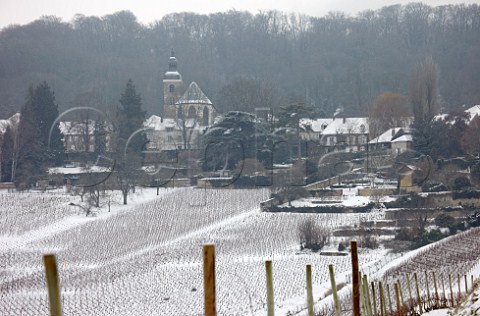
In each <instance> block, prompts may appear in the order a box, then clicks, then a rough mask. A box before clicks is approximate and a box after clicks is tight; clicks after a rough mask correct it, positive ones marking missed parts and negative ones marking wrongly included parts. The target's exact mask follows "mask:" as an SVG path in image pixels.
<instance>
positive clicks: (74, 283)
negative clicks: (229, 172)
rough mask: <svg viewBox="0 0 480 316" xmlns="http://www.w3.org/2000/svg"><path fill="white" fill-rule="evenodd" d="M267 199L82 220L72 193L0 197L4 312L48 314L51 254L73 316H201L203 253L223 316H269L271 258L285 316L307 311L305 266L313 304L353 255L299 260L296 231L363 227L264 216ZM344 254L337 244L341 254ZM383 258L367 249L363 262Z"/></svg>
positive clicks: (242, 195)
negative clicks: (331, 271)
mask: <svg viewBox="0 0 480 316" xmlns="http://www.w3.org/2000/svg"><path fill="white" fill-rule="evenodd" d="M268 196H269V190H267V189H261V190H225V189H223V190H214V189H207V190H203V189H194V188H183V189H163V190H160V195H159V196H157V195H156V193H155V189H143V190H140V191H137V193H136V194H133V195H132V196H131V197H130V198H129V204H128V205H126V206H124V205H120V202H121V198H120V197H119V196H116V197H114V200H115V201H116V203H115V204H114V205H113V206H112V210H111V212H108V211H107V207H106V206H104V207H103V209H102V210H100V211H99V212H98V215H97V216H96V217H85V215H84V213H82V211H81V209H80V208H79V207H75V206H72V205H70V204H71V203H74V204H77V205H79V204H80V201H79V199H80V198H79V197H78V196H70V195H68V194H66V193H64V192H47V193H7V192H1V193H0V206H1V211H0V212H1V214H0V215H1V216H2V219H3V220H2V222H0V228H1V230H0V231H1V235H0V288H1V292H2V296H1V299H0V306H2V310H1V311H2V313H3V314H5V315H39V314H43V315H46V314H47V313H48V307H47V302H48V301H47V292H46V285H45V280H44V274H43V266H42V260H41V258H42V255H43V254H46V253H55V254H56V256H57V261H58V265H59V276H60V282H61V288H62V297H63V308H64V311H65V314H66V315H136V314H140V313H142V314H162V315H198V314H201V313H202V306H203V275H202V258H201V251H202V246H203V245H204V244H208V243H213V244H215V246H216V254H217V289H218V290H217V291H218V294H217V297H218V303H217V306H218V311H219V315H246V314H247V315H248V314H251V315H263V314H265V310H266V288H265V268H264V262H265V261H266V260H272V261H273V273H274V287H275V301H276V302H277V303H276V306H277V308H278V315H282V314H284V315H285V314H286V313H287V312H288V311H291V310H301V309H303V308H304V307H305V298H304V296H305V295H304V291H305V290H304V289H305V284H304V279H305V266H306V265H307V264H311V265H312V267H313V282H314V284H315V294H314V295H315V298H316V300H318V299H319V298H320V297H322V295H324V293H325V291H326V289H325V287H326V285H325V284H326V283H327V281H328V279H327V277H328V275H327V271H328V269H327V267H328V264H334V266H335V269H336V271H337V273H338V275H339V276H340V275H341V274H342V273H347V272H348V271H349V270H350V266H351V263H350V257H349V256H344V257H327V256H320V255H319V254H318V253H309V252H299V250H298V248H299V247H298V236H297V227H298V225H299V223H300V222H301V221H303V220H304V219H305V217H313V218H315V220H317V222H318V223H319V224H321V225H323V226H325V227H328V228H330V229H333V228H334V227H338V226H345V225H357V224H358V223H359V221H360V217H359V215H358V214H323V215H318V214H317V215H315V214H308V215H306V214H289V213H278V214H271V213H261V212H260V207H259V203H260V202H261V201H263V200H266V199H267V198H268ZM335 247H336V245H332V246H331V248H332V249H334V248H335ZM382 256H383V253H382V252H381V251H367V250H366V251H362V252H361V253H360V259H361V262H362V263H363V264H367V263H370V262H373V261H375V260H379V259H381V258H382Z"/></svg>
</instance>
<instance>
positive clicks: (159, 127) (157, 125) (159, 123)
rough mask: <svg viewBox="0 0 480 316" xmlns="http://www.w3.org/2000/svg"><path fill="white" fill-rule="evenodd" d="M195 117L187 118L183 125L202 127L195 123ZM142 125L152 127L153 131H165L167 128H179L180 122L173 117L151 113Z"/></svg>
mask: <svg viewBox="0 0 480 316" xmlns="http://www.w3.org/2000/svg"><path fill="white" fill-rule="evenodd" d="M195 123H196V121H195V119H187V120H186V122H185V126H186V127H187V128H192V127H195V128H197V129H201V128H202V127H201V126H199V125H198V124H195ZM143 126H144V127H146V128H150V129H153V130H155V131H165V130H167V129H173V130H181V126H180V122H177V121H176V120H175V119H172V118H164V119H162V118H161V117H160V116H157V115H152V116H150V117H149V118H148V119H146V121H145V122H144V123H143Z"/></svg>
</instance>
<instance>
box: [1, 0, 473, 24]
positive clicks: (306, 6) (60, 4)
mask: <svg viewBox="0 0 480 316" xmlns="http://www.w3.org/2000/svg"><path fill="white" fill-rule="evenodd" d="M408 2H412V1H402V0H0V28H3V27H5V26H8V25H10V24H27V23H29V22H31V21H33V20H36V19H38V18H39V17H40V16H42V15H55V16H58V17H61V18H62V20H63V21H67V22H68V21H71V20H72V18H73V16H74V15H75V14H76V13H81V14H84V15H87V16H89V15H95V16H103V15H106V14H110V13H114V12H117V11H120V10H129V11H131V12H133V14H135V15H136V16H137V18H138V20H139V21H140V22H142V23H145V24H148V23H150V22H153V21H155V20H160V19H161V18H162V17H163V16H164V15H165V14H168V13H172V12H185V11H188V12H197V13H203V14H205V13H213V12H223V11H227V10H230V9H235V10H238V11H245V10H246V11H250V12H252V13H257V12H258V11H260V10H262V11H265V10H274V9H275V10H279V11H285V12H297V13H304V14H308V15H311V16H324V15H325V14H327V13H328V12H329V11H343V12H346V13H347V14H349V15H355V14H356V13H357V12H359V11H363V10H366V9H378V8H380V7H382V6H385V5H391V4H396V3H402V4H405V3H408ZM417 2H418V1H417ZM423 2H424V3H427V4H429V5H431V6H437V5H443V4H456V3H480V0H476V1H469V0H464V1H462V0H445V1H444V0H425V1H423Z"/></svg>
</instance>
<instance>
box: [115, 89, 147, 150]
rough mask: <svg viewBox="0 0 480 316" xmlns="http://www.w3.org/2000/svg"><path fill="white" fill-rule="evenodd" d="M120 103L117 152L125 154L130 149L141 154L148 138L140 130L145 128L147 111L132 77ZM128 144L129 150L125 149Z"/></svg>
mask: <svg viewBox="0 0 480 316" xmlns="http://www.w3.org/2000/svg"><path fill="white" fill-rule="evenodd" d="M120 105H121V107H120V108H119V109H118V111H117V123H118V129H119V133H118V140H117V153H121V154H123V153H124V152H126V151H128V152H134V153H136V154H139V155H141V151H142V149H143V147H144V145H145V143H146V139H147V138H146V135H145V133H144V132H139V131H140V130H141V129H142V128H143V122H144V121H145V113H146V112H145V111H142V98H141V96H140V94H138V93H137V91H136V89H135V85H134V84H133V82H132V80H131V79H130V80H128V82H127V85H126V86H125V91H124V92H123V93H122V96H121V98H120ZM130 137H131V139H130V141H129V138H130ZM127 142H128V144H127ZM126 146H128V148H127V150H125V148H126Z"/></svg>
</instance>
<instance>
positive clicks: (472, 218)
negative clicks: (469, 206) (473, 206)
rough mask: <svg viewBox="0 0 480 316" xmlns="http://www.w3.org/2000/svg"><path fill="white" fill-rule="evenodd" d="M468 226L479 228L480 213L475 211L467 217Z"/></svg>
mask: <svg viewBox="0 0 480 316" xmlns="http://www.w3.org/2000/svg"><path fill="white" fill-rule="evenodd" d="M468 225H469V226H470V227H479V226H480V211H476V212H474V213H473V214H472V215H469V216H468Z"/></svg>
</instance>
